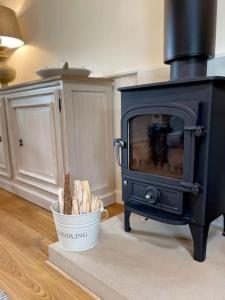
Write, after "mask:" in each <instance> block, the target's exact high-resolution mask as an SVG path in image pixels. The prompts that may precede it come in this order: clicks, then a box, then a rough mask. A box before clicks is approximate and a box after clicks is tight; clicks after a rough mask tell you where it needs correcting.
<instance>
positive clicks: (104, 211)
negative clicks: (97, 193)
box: [101, 208, 109, 222]
mask: <svg viewBox="0 0 225 300" xmlns="http://www.w3.org/2000/svg"><path fill="white" fill-rule="evenodd" d="M103 213H105V217H104V218H102V219H101V222H103V221H105V220H106V219H108V217H109V213H108V210H107V209H105V208H104V209H103V211H102V214H103Z"/></svg>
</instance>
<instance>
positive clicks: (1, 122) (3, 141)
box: [0, 99, 11, 178]
mask: <svg viewBox="0 0 225 300" xmlns="http://www.w3.org/2000/svg"><path fill="white" fill-rule="evenodd" d="M0 175H3V176H6V177H8V178H10V176H11V168H10V161H9V145H8V132H7V124H6V112H5V103H4V100H3V99H0Z"/></svg>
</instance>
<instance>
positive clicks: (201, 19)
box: [164, 0, 217, 80]
mask: <svg viewBox="0 0 225 300" xmlns="http://www.w3.org/2000/svg"><path fill="white" fill-rule="evenodd" d="M164 4H165V5H164V63H166V64H169V65H170V78H171V80H179V79H189V78H190V79H192V78H196V77H204V76H206V75H207V60H208V59H212V58H213V57H214V55H215V41H216V15H217V0H164Z"/></svg>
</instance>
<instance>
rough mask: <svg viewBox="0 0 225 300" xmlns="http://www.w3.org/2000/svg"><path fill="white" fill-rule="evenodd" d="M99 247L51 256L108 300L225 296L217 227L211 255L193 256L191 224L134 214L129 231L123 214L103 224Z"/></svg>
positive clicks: (222, 240) (220, 299) (223, 247)
mask: <svg viewBox="0 0 225 300" xmlns="http://www.w3.org/2000/svg"><path fill="white" fill-rule="evenodd" d="M101 225H102V226H101V236H100V243H99V245H98V246H97V247H96V248H94V249H92V250H89V251H86V252H80V253H74V252H66V251H64V250H62V249H60V248H59V245H58V243H54V244H52V245H50V246H49V260H50V262H51V263H53V264H55V265H56V266H57V267H59V268H60V269H62V270H63V271H65V272H66V273H67V274H69V275H70V276H71V277H72V278H74V279H75V280H76V281H78V282H80V283H81V284H82V285H84V286H85V287H87V288H88V289H90V290H91V291H93V292H94V293H95V294H96V295H98V296H99V297H101V298H102V299H105V300H125V299H130V300H145V299H146V300H147V299H152V300H170V299H171V300H172V299H173V300H176V299H177V300H182V299H192V300H195V299H196V300H201V299H204V300H211V299H216V300H224V299H225V237H223V236H222V235H221V229H220V228H218V227H216V226H211V228H210V232H209V239H208V249H207V259H206V261H205V262H203V263H199V262H196V261H194V260H193V259H192V256H191V253H192V240H191V236H190V232H189V228H188V226H173V225H167V224H163V223H159V222H156V221H152V220H148V221H144V219H143V218H141V217H139V216H136V215H131V226H132V231H131V232H130V233H126V232H124V231H123V216H122V215H119V216H116V217H114V218H112V219H109V220H107V221H105V222H103V223H102V224H101Z"/></svg>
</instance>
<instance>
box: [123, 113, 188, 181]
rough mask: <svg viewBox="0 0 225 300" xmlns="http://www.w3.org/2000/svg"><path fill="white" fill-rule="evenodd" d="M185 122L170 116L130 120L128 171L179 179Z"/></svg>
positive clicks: (161, 115)
mask: <svg viewBox="0 0 225 300" xmlns="http://www.w3.org/2000/svg"><path fill="white" fill-rule="evenodd" d="M183 155H184V121H183V120H182V119H181V118H179V117H177V116H173V115H167V114H160V115H151V114H149V115H142V116H137V117H134V118H132V119H131V120H130V121H129V169H130V170H133V171H139V172H145V173H151V174H155V175H160V176H167V177H173V178H177V179H182V177H183Z"/></svg>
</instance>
